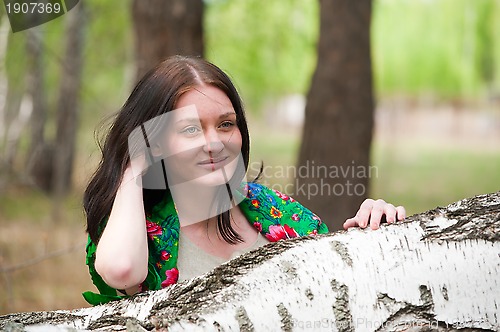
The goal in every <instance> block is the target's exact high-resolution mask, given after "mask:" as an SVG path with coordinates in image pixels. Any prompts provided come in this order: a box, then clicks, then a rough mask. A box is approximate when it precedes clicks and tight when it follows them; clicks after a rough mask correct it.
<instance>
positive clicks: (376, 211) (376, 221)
mask: <svg viewBox="0 0 500 332" xmlns="http://www.w3.org/2000/svg"><path fill="white" fill-rule="evenodd" d="M383 216H385V219H386V220H387V223H388V224H391V223H393V222H395V221H398V220H404V219H405V218H406V210H405V208H404V207H402V206H398V207H395V206H394V205H392V204H389V203H386V202H385V201H384V200H382V199H378V200H376V201H375V200H373V199H366V200H365V201H364V202H363V203H362V204H361V206H360V207H359V210H358V212H357V213H356V215H355V216H354V217H352V218H349V219H347V220H346V221H345V223H344V229H348V228H350V227H356V226H358V227H361V228H366V227H367V226H368V224H370V228H371V229H378V228H379V227H380V223H381V221H382V217H383Z"/></svg>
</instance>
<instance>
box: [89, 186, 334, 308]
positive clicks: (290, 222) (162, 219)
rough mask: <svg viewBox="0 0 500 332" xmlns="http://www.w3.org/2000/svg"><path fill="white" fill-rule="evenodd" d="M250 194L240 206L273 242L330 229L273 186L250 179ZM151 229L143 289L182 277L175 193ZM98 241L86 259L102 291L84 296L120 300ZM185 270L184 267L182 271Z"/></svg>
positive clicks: (149, 220)
mask: <svg viewBox="0 0 500 332" xmlns="http://www.w3.org/2000/svg"><path fill="white" fill-rule="evenodd" d="M245 186H247V187H246V188H245V189H247V196H246V198H244V199H243V200H242V202H241V203H240V204H239V207H240V209H241V211H242V212H243V214H244V215H245V217H246V218H247V220H248V221H249V222H250V223H251V224H253V226H254V227H255V228H256V229H257V230H258V231H259V232H261V233H262V234H263V235H264V236H265V237H266V238H267V239H268V240H269V241H270V242H276V241H279V240H284V239H289V238H294V237H299V236H306V235H311V234H318V233H328V228H327V226H326V225H325V224H324V223H322V222H321V220H320V218H319V217H318V216H316V215H315V214H314V213H312V212H311V211H309V210H308V209H307V208H305V207H304V206H302V205H301V204H300V203H298V202H297V201H295V200H294V199H293V198H291V197H289V196H287V195H285V194H282V193H280V192H279V191H277V190H272V189H269V188H267V187H265V186H263V185H261V184H258V183H247V184H246V185H245ZM146 227H147V233H148V247H149V259H148V275H147V277H146V280H144V282H143V283H142V284H141V285H140V290H141V291H145V290H158V289H161V288H164V287H167V286H169V285H172V284H175V283H176V282H177V279H178V277H179V270H177V257H178V245H179V228H180V224H179V218H178V216H177V212H176V210H175V205H174V202H173V200H172V197H171V195H166V197H165V199H163V200H162V201H161V202H160V203H158V204H157V205H156V206H155V207H154V208H153V211H152V213H151V215H148V216H146ZM96 248H97V245H96V244H95V243H94V242H92V241H91V240H90V237H89V240H88V244H87V259H86V263H87V265H88V267H89V272H90V276H91V278H92V282H93V283H94V285H95V286H96V287H97V289H98V290H99V292H100V294H97V293H93V292H89V291H88V292H84V293H83V297H84V298H85V300H87V302H89V303H90V304H92V305H98V304H103V303H106V302H109V301H113V300H119V299H122V298H124V297H127V296H120V295H118V293H117V290H116V289H114V288H112V287H110V286H108V285H107V284H106V283H105V282H104V280H103V279H102V278H101V276H100V275H99V274H98V273H97V271H96V269H95V266H94V263H95V251H96ZM181 273H182V271H181Z"/></svg>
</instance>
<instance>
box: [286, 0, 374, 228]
mask: <svg viewBox="0 0 500 332" xmlns="http://www.w3.org/2000/svg"><path fill="white" fill-rule="evenodd" d="M371 5H372V2H371V0H357V1H349V0H323V1H320V12H321V18H320V36H319V44H318V62H317V66H316V70H315V72H314V76H313V78H312V83H311V87H310V90H309V93H308V95H307V105H306V115H305V123H304V129H303V134H302V145H301V147H300V153H299V161H298V167H299V168H298V170H299V171H300V170H301V168H302V175H301V174H300V173H299V176H298V178H297V182H296V188H295V195H296V196H297V197H298V199H300V200H301V202H302V203H304V205H306V206H307V207H309V208H310V209H311V210H312V211H314V212H315V213H317V214H318V215H319V216H320V217H321V218H322V219H323V220H324V221H325V222H326V224H327V225H328V226H329V228H330V229H331V230H334V229H340V228H341V227H342V223H343V222H344V221H345V219H347V218H349V217H352V216H353V215H354V214H355V213H356V211H357V209H358V208H359V205H360V204H361V203H362V201H363V200H364V199H365V198H366V196H367V194H368V185H369V175H370V174H369V171H370V169H369V160H370V157H369V156H370V145H371V139H372V129H373V112H374V101H373V91H372V71H371V56H370V19H371ZM306 169H307V170H308V172H307V173H306V172H305V170H306ZM325 171H326V172H325ZM371 171H372V174H371V175H372V176H376V174H375V173H376V172H375V170H374V169H372V170H371ZM318 173H319V174H318ZM325 173H326V175H325Z"/></svg>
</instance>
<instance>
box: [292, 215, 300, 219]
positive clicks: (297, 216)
mask: <svg viewBox="0 0 500 332" xmlns="http://www.w3.org/2000/svg"><path fill="white" fill-rule="evenodd" d="M292 220H293V221H299V220H300V216H299V215H298V214H297V213H294V214H292Z"/></svg>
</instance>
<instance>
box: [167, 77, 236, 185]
mask: <svg viewBox="0 0 500 332" xmlns="http://www.w3.org/2000/svg"><path fill="white" fill-rule="evenodd" d="M168 114H169V121H168V125H167V131H166V134H165V135H164V139H163V140H162V141H161V142H160V143H159V145H160V147H161V149H162V153H163V155H164V157H165V158H164V160H165V161H166V163H165V164H166V168H167V176H168V182H169V185H170V186H172V185H176V184H180V183H185V182H188V181H189V182H191V183H194V184H198V185H199V184H202V185H206V186H217V185H221V184H224V183H227V182H228V181H229V179H230V178H231V177H232V176H233V174H234V173H235V170H236V167H237V165H238V159H241V158H242V157H241V144H242V139H241V133H240V130H239V129H238V126H237V125H236V112H235V111H234V108H233V106H232V104H231V101H230V100H229V98H228V97H227V95H226V94H225V93H224V92H223V91H221V90H220V89H218V88H216V87H213V86H209V85H203V86H197V87H195V88H194V89H193V90H190V91H188V92H186V93H184V94H183V95H182V96H181V97H180V98H179V100H178V102H177V104H176V105H175V109H174V110H173V111H171V112H169V113H168Z"/></svg>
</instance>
